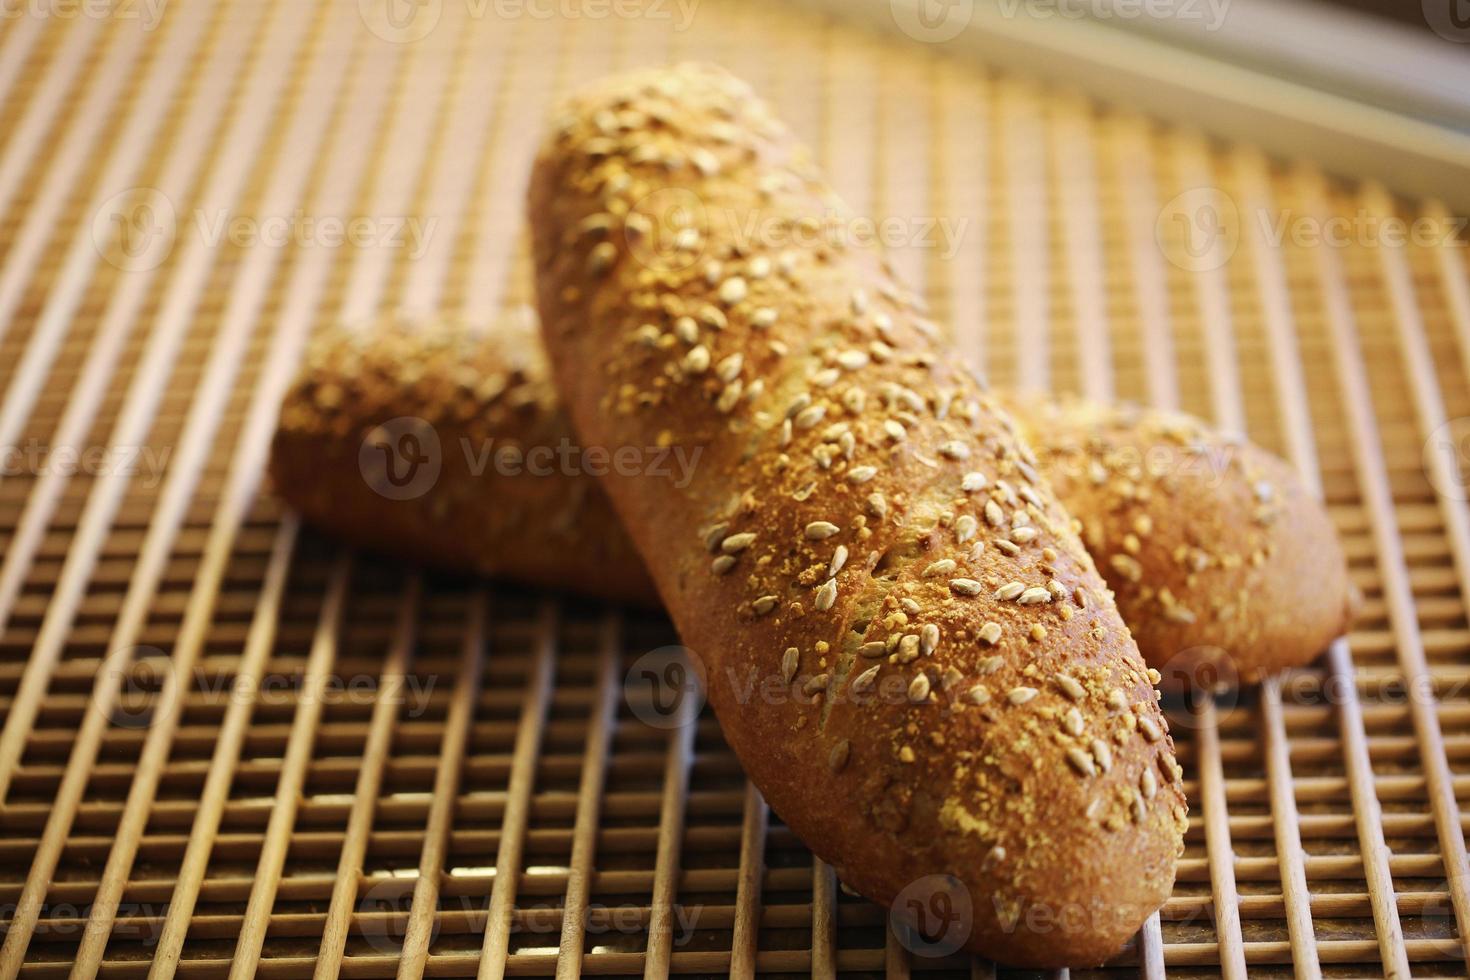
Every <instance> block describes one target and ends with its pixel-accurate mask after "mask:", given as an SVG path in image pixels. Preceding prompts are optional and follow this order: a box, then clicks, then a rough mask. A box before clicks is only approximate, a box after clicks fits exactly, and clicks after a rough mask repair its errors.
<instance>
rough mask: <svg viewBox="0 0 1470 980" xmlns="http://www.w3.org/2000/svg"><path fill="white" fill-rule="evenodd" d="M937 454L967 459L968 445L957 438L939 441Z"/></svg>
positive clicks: (968, 455) (968, 453)
mask: <svg viewBox="0 0 1470 980" xmlns="http://www.w3.org/2000/svg"><path fill="white" fill-rule="evenodd" d="M939 455H941V456H943V457H945V458H946V459H969V458H970V447H969V446H967V445H965V444H964V443H963V442H960V441H959V440H958V439H951V440H950V441H948V442H944V443H940V445H939Z"/></svg>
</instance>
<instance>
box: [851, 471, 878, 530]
mask: <svg viewBox="0 0 1470 980" xmlns="http://www.w3.org/2000/svg"><path fill="white" fill-rule="evenodd" d="M874 472H875V473H876V472H877V471H876V470H874ZM847 478H848V479H849V480H851V479H852V474H851V473H849V474H848V475H847ZM868 513H870V514H872V515H873V516H874V517H876V518H878V520H880V521H881V520H882V519H883V518H885V517H887V516H888V500H887V498H886V497H884V496H883V495H882V494H881V493H870V494H868Z"/></svg>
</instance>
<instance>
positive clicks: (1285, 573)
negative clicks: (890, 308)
mask: <svg viewBox="0 0 1470 980" xmlns="http://www.w3.org/2000/svg"><path fill="white" fill-rule="evenodd" d="M1011 407H1012V408H1013V409H1014V411H1015V415H1016V418H1017V419H1018V420H1019V421H1020V424H1021V427H1022V429H1023V431H1024V432H1025V433H1026V434H1027V435H1028V436H1029V438H1030V443H1031V445H1032V446H1033V447H1035V448H1036V451H1037V454H1038V456H1039V462H1040V465H1041V469H1042V470H1043V471H1044V472H1045V473H1046V475H1047V477H1048V478H1049V479H1050V480H1051V484H1052V488H1053V489H1054V490H1055V491H1056V493H1057V496H1058V497H1060V498H1061V499H1062V500H1063V501H1064V502H1065V503H1066V505H1067V507H1068V509H1069V510H1070V511H1071V512H1072V513H1073V514H1074V515H1077V516H1078V518H1079V519H1080V520H1081V521H1082V525H1083V531H1082V539H1083V541H1084V542H1085V543H1086V545H1087V548H1088V551H1089V552H1090V553H1091V554H1092V557H1093V560H1094V561H1095V562H1097V565H1098V567H1099V569H1100V570H1101V571H1102V573H1103V575H1104V576H1105V577H1106V578H1107V580H1108V584H1109V585H1111V586H1112V588H1113V591H1114V592H1115V594H1116V598H1117V603H1118V608H1119V610H1121V611H1122V613H1123V618H1124V620H1125V621H1126V622H1127V623H1128V625H1129V627H1130V628H1131V629H1132V631H1133V638H1134V639H1135V640H1136V641H1137V642H1138V646H1139V649H1140V650H1142V651H1143V654H1144V657H1145V659H1147V661H1148V662H1149V664H1150V665H1152V666H1154V667H1156V668H1158V670H1159V671H1161V672H1162V674H1163V678H1164V679H1163V685H1164V686H1165V687H1166V688H1173V687H1186V686H1192V687H1204V688H1209V687H1211V686H1213V685H1214V684H1223V685H1234V684H1237V683H1255V682H1257V681H1259V680H1260V679H1261V678H1262V677H1263V676H1265V675H1267V674H1270V673H1272V672H1274V671H1278V670H1282V669H1284V668H1286V667H1292V666H1298V665H1301V664H1304V663H1306V662H1307V661H1308V660H1310V659H1312V658H1313V657H1315V656H1316V655H1317V654H1318V653H1319V652H1321V651H1322V650H1323V649H1325V648H1326V647H1327V644H1328V643H1330V642H1331V641H1332V640H1333V639H1335V638H1336V637H1338V636H1341V635H1342V633H1343V632H1344V631H1345V630H1346V629H1347V627H1348V624H1349V623H1350V621H1351V619H1352V615H1353V611H1354V605H1355V600H1356V595H1355V593H1354V590H1353V587H1352V582H1351V580H1350V579H1349V578H1348V570H1347V560H1346V559H1345V557H1344V556H1343V552H1342V546H1341V545H1340V544H1339V543H1338V540H1337V534H1336V531H1335V529H1334V528H1333V526H1332V520H1331V518H1330V517H1329V516H1328V515H1327V512H1326V510H1325V509H1324V508H1323V507H1322V504H1321V503H1320V501H1318V500H1317V498H1316V497H1315V496H1314V495H1313V494H1311V493H1309V492H1307V490H1306V489H1305V488H1304V487H1303V486H1302V484H1301V481H1300V480H1299V479H1298V478H1297V477H1296V475H1295V471H1294V470H1293V469H1292V468H1291V467H1290V466H1289V465H1287V464H1286V463H1285V462H1283V461H1282V460H1280V459H1278V458H1277V457H1275V456H1273V455H1271V454H1270V453H1268V452H1266V451H1264V450H1262V449H1260V448H1259V447H1257V446H1254V445H1252V444H1251V443H1249V442H1247V441H1245V440H1243V439H1236V438H1230V437H1227V436H1225V435H1223V434H1221V433H1220V432H1218V431H1216V430H1213V429H1211V428H1209V427H1208V426H1206V425H1204V424H1203V423H1201V422H1200V421H1199V420H1198V419H1195V418H1193V417H1191V416H1188V415H1183V414H1180V413H1177V412H1159V411H1143V410H1141V409H1138V408H1133V407H1126V406H1124V407H1109V406H1103V405H1098V404H1095V403H1091V402H1084V401H1077V400H1064V401H1048V400H1044V399H1027V400H1025V401H1024V402H1022V401H1016V400H1013V401H1012V402H1011Z"/></svg>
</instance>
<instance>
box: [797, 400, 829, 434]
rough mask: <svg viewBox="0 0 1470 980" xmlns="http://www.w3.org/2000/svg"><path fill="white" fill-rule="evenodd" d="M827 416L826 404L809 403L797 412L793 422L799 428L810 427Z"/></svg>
mask: <svg viewBox="0 0 1470 980" xmlns="http://www.w3.org/2000/svg"><path fill="white" fill-rule="evenodd" d="M826 417H827V406H826V405H809V406H807V407H806V408H804V409H802V410H801V411H800V412H798V413H797V414H796V418H794V419H793V420H792V424H793V425H795V426H796V428H798V429H810V428H813V427H815V426H816V424H817V423H818V422H820V421H822V419H824V418H826Z"/></svg>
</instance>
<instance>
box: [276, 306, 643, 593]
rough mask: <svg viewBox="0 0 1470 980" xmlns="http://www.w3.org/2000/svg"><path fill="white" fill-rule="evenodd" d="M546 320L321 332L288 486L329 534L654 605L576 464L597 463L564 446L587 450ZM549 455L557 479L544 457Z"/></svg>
mask: <svg viewBox="0 0 1470 980" xmlns="http://www.w3.org/2000/svg"><path fill="white" fill-rule="evenodd" d="M533 319H534V318H523V319H522V320H521V321H520V322H519V323H516V322H514V321H509V322H507V323H505V324H502V325H498V326H497V327H496V328H495V329H493V330H488V329H485V328H484V327H483V326H478V325H473V324H465V323H457V322H441V321H424V320H417V321H412V322H407V321H400V320H398V319H397V318H395V317H389V318H387V319H385V320H384V321H382V322H379V323H377V324H367V325H363V326H362V327H361V328H360V329H352V328H346V327H334V328H329V329H327V330H326V331H324V332H323V333H321V334H320V335H319V336H317V337H316V338H314V339H313V342H312V343H311V345H310V346H309V348H308V351H307V354H306V357H305V361H304V364H303V367H302V370H301V373H300V374H299V376H298V377H297V379H296V381H295V383H294V384H293V385H292V387H291V389H290V390H289V391H288V392H287V394H286V397H285V400H284V402H283V404H282V407H281V417H280V423H279V427H278V429H277V432H276V436H275V441H274V443H273V445H272V447H271V474H272V477H273V481H274V483H275V486H276V488H277V490H278V492H279V493H280V494H281V495H282V496H283V497H284V498H285V499H286V501H287V502H288V503H290V504H291V505H292V506H293V507H295V508H296V509H297V510H298V511H299V512H300V513H301V515H302V516H303V517H304V518H305V519H306V520H308V521H310V522H312V523H313V524H317V525H319V526H321V527H323V528H326V529H327V530H330V531H333V532H335V533H337V534H340V535H342V536H344V537H346V538H348V539H349V540H353V541H358V542H362V543H365V544H368V545H369V546H371V547H377V548H382V549H383V550H385V551H388V552H391V553H394V554H399V555H405V556H407V557H410V558H413V559H415V560H418V561H423V562H426V563H428V564H431V565H436V566H440V567H447V568H451V569H468V570H471V571H475V572H478V573H480V574H485V575H492V576H501V577H505V578H509V579H512V580H515V581H518V582H523V583H527V584H531V585H537V586H544V587H549V588H557V589H567V590H571V591H576V592H582V593H586V594H590V595H596V596H605V597H608V598H612V599H622V600H633V601H639V602H651V601H652V600H653V595H654V594H653V586H652V584H651V583H650V582H649V580H648V576H647V573H646V572H644V571H643V566H642V563H641V562H640V561H639V560H638V556H637V555H636V553H635V552H634V551H633V548H632V544H631V543H630V542H629V541H628V540H627V537H626V536H625V535H624V534H623V533H622V532H621V531H620V530H619V529H618V525H617V520H616V518H615V517H614V516H613V513H612V510H611V508H610V506H609V505H608V502H607V498H606V497H605V496H604V495H603V494H602V493H601V492H599V491H598V490H597V487H596V484H595V483H593V481H592V480H591V479H585V478H576V476H577V473H576V472H574V471H573V470H571V469H569V468H570V467H577V468H579V469H583V468H585V466H586V462H585V460H584V459H583V455H582V453H581V450H580V449H578V452H577V454H576V455H571V454H568V453H567V452H565V451H564V449H563V447H566V446H575V444H574V443H573V442H572V440H571V432H570V429H569V428H568V425H567V421H566V417H565V415H563V413H562V412H561V411H560V410H559V409H558V408H557V406H556V402H555V398H554V393H553V392H552V390H551V387H550V385H549V384H548V383H547V378H546V365H545V361H544V359H543V357H542V355H541V352H540V349H539V346H540V338H539V337H538V336H537V334H536V331H535V326H534V322H533ZM404 438H408V439H412V440H416V441H415V442H412V443H407V444H404V445H403V446H400V445H399V443H398V441H399V440H401V439H404ZM410 446H411V447H413V451H412V452H409V451H407V447H410ZM400 449H403V450H404V451H402V452H400V451H399V450H400ZM533 449H535V450H536V452H537V455H534V456H533V455H528V454H530V453H531V451H532V450H533ZM548 451H549V457H550V467H549V469H548V468H547V467H546V466H543V465H539V464H538V463H537V462H536V461H537V460H539V459H541V458H542V456H545V455H547V454H548ZM385 453H386V454H388V455H385ZM411 455H412V456H414V457H416V458H418V459H420V460H421V461H422V462H420V464H419V469H418V470H411V469H410V468H409V467H410V466H412V465H413V464H412V462H411V461H410V459H409V457H410V456H411ZM436 460H437V463H438V470H437V474H436V473H435V472H434V463H435V461H436ZM388 466H392V467H393V470H394V474H393V475H394V476H395V477H396V478H397V479H398V483H397V484H396V485H395V484H394V483H392V482H386V480H385V476H386V472H387V471H386V469H385V467H388ZM570 555H575V556H576V558H575V559H574V560H570V559H569V557H568V556H570Z"/></svg>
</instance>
